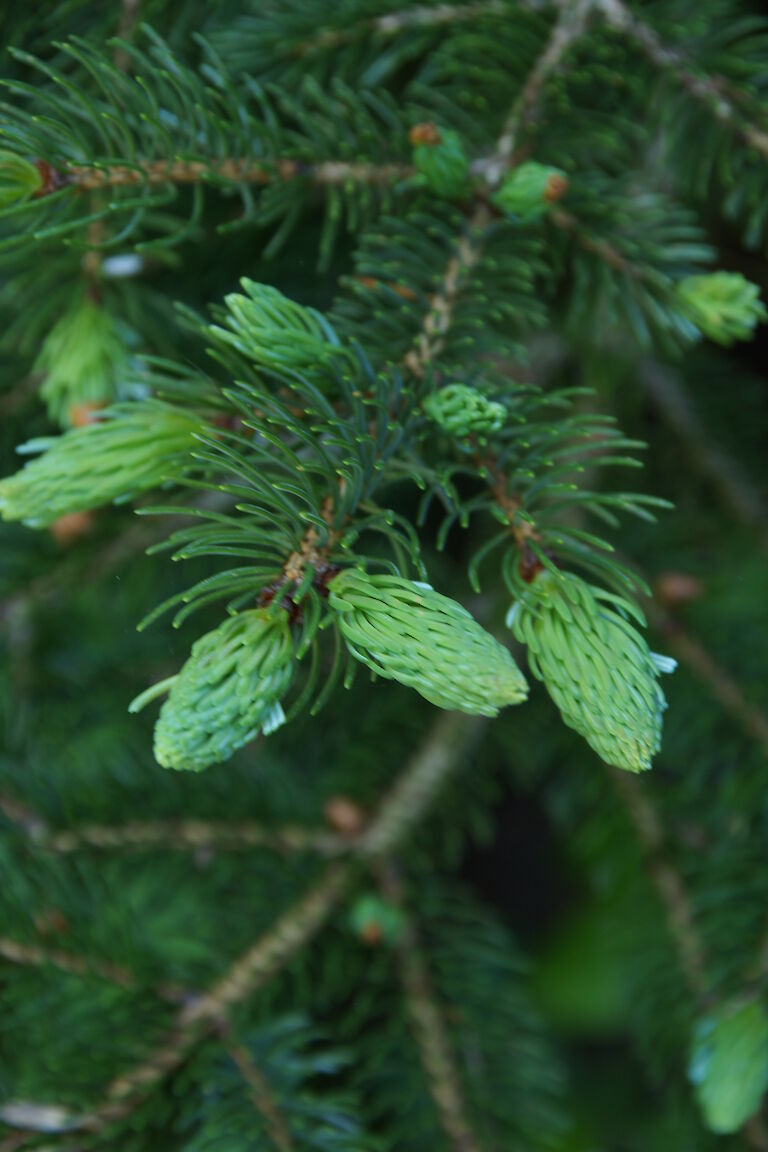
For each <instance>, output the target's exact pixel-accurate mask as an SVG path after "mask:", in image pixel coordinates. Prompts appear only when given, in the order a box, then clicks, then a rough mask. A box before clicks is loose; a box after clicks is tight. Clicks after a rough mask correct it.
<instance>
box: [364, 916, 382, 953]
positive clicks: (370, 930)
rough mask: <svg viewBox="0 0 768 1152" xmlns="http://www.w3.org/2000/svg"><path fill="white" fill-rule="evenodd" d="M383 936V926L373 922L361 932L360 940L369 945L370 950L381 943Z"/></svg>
mask: <svg viewBox="0 0 768 1152" xmlns="http://www.w3.org/2000/svg"><path fill="white" fill-rule="evenodd" d="M381 936H382V932H381V924H377V923H376V922H375V921H373V920H372V921H371V922H370V924H366V926H365V927H364V928H363V929H362V930H361V932H360V939H361V940H362V942H363V944H367V945H368V946H369V947H370V948H373V947H375V945H376V944H380V943H381Z"/></svg>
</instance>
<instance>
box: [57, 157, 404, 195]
mask: <svg viewBox="0 0 768 1152" xmlns="http://www.w3.org/2000/svg"><path fill="white" fill-rule="evenodd" d="M38 164H39V167H40V169H41V176H42V179H43V184H42V187H41V190H40V193H39V194H38V198H44V197H45V196H49V195H51V194H52V193H54V192H57V191H59V190H60V189H62V188H70V189H73V190H75V191H80V192H92V191H96V190H98V189H103V188H125V187H132V186H135V185H153V184H204V183H207V182H212V183H217V184H221V183H229V184H260V185H266V184H275V183H282V182H286V181H290V180H295V179H298V178H302V179H304V180H309V181H310V182H311V183H313V184H316V185H318V186H319V187H327V186H329V185H341V186H346V185H349V184H361V185H366V184H383V185H388V184H396V183H398V182H399V181H401V180H406V179H408V178H409V177H410V176H412V175H413V168H412V167H411V166H410V165H406V164H363V163H351V162H350V163H348V162H345V161H341V160H328V161H324V162H322V163H318V164H306V163H302V162H300V161H298V160H290V159H284V160H280V159H276V160H272V161H270V162H269V163H259V162H257V161H255V160H252V159H247V158H246V159H233V158H224V159H221V160H218V159H217V160H211V162H210V163H204V162H203V161H200V160H173V161H166V160H153V161H149V162H142V161H140V160H139V161H137V162H136V164H135V165H131V166H130V167H128V166H126V165H123V164H106V165H104V166H99V167H95V166H94V167H92V166H90V165H72V166H71V167H67V168H65V169H63V170H61V171H59V170H57V169H54V168H52V167H51V166H50V165H49V164H47V163H44V162H43V161H39V162H38Z"/></svg>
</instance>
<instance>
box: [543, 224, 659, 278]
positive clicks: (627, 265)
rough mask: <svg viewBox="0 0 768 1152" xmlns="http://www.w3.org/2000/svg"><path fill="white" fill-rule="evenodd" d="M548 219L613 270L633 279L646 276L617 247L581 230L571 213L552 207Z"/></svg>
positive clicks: (645, 273)
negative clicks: (571, 235)
mask: <svg viewBox="0 0 768 1152" xmlns="http://www.w3.org/2000/svg"><path fill="white" fill-rule="evenodd" d="M549 219H550V220H551V221H552V223H553V224H555V225H556V226H557V227H558V228H560V229H562V231H564V232H570V233H572V234H573V235H574V237H575V239H576V242H577V243H578V244H579V245H580V246H581V247H582V248H583V249H584V251H585V252H591V253H592V254H593V255H594V256H598V257H599V258H600V259H601V260H603V261H604V262H605V263H606V264H607V265H608V266H609V267H610V268H612V269H613V270H614V272H621V273H623V275H625V276H631V277H632V278H633V279H634V280H642V279H643V278H644V277H645V276H647V272H645V271H644V270H643V269H642V268H641V267H640V266H639V265H637V264H633V263H632V262H631V260H627V258H626V257H625V256H623V255H622V254H621V252H619V250H618V248H615V247H614V245H613V244H611V243H610V242H609V241H607V240H598V239H596V238H595V237H594V236H590V235H589V234H588V233H586V232H582V231H581V228H580V225H579V221H578V220H577V218H576V217H575V216H574V215H573V213H571V212H566V211H565V210H564V209H562V208H553V209H552V210H551V211H550V213H549Z"/></svg>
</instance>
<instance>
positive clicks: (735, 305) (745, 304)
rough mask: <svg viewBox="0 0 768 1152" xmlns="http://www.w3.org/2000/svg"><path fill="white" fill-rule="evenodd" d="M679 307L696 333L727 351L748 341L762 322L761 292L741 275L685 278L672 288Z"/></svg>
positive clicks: (734, 273)
mask: <svg viewBox="0 0 768 1152" xmlns="http://www.w3.org/2000/svg"><path fill="white" fill-rule="evenodd" d="M675 294H676V296H677V300H678V304H679V305H680V308H681V310H682V312H683V313H684V315H685V316H687V318H688V319H689V320H691V321H692V322H693V323H694V324H695V325H696V327H697V328H698V329H699V331H700V332H701V333H702V334H703V335H704V336H708V337H709V339H710V340H714V341H715V343H717V344H724V345H725V346H726V347H729V346H730V345H731V344H733V343H734V342H735V341H736V340H749V339H751V337H752V335H753V334H754V330H755V326H756V325H757V324H758V323H760V322H761V321H762V320H765V318H766V315H768V313H766V310H765V305H764V304H763V302H762V300H761V299H760V289H759V288H758V286H757V284H752V283H751V281H749V280H747V279H746V278H745V277H744V276H742V274H741V273H740V272H709V273H707V274H706V275H704V276H688V277H686V279H685V280H680V281H678V283H677V284H676V285H675Z"/></svg>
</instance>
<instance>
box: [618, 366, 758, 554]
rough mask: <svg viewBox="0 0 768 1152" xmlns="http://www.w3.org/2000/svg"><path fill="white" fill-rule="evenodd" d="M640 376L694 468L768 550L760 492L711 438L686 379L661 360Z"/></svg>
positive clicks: (643, 367)
mask: <svg viewBox="0 0 768 1152" xmlns="http://www.w3.org/2000/svg"><path fill="white" fill-rule="evenodd" d="M639 378H640V382H641V384H642V385H643V386H644V388H645V390H646V393H647V395H648V397H649V398H650V400H651V402H652V403H653V405H654V406H655V408H656V409H657V411H658V412H659V414H660V415H661V416H662V417H663V418H664V420H666V422H667V423H668V424H669V426H670V428H671V429H672V430H673V431H674V432H675V434H676V436H677V437H678V439H679V440H680V441H681V443H682V445H683V447H684V448H685V450H686V452H687V455H688V458H689V460H690V463H691V465H692V467H693V468H695V469H696V471H697V472H698V473H699V474H700V475H701V476H703V477H704V478H705V479H706V480H707V481H709V483H710V484H711V486H712V489H713V491H714V492H715V494H716V495H717V497H718V499H719V500H720V502H721V504H722V505H723V507H724V508H725V509H727V510H728V511H729V512H731V513H732V514H733V515H734V516H735V517H736V518H737V520H740V521H741V522H742V523H743V524H746V525H747V526H748V527H749V528H751V529H752V530H753V531H754V532H755V534H756V537H757V540H758V541H759V543H760V546H761V548H762V549H763V551H764V552H768V516H766V511H765V507H764V503H763V500H762V498H761V496H760V494H759V493H758V492H757V491H756V490H755V488H754V487H753V486H752V484H751V482H750V481H749V479H748V478H747V477H746V476H745V475H744V473H743V472H742V469H741V465H740V464H739V462H738V461H737V460H734V459H733V458H732V457H731V456H729V455H728V454H727V453H726V452H725V451H724V449H723V448H721V447H720V445H719V444H716V443H715V442H714V440H713V439H712V438H711V437H710V435H709V434H708V432H707V430H706V429H705V428H704V426H703V424H702V422H701V420H700V419H699V417H698V416H697V414H696V411H695V408H694V405H693V403H692V401H691V399H690V397H689V396H688V395H687V393H686V390H685V387H684V385H683V383H682V381H681V380H680V379H679V377H678V376H677V375H676V374H675V373H674V372H672V371H671V370H670V369H669V368H667V367H665V366H664V365H662V364H660V363H658V362H648V363H645V364H644V365H642V367H641V369H640V372H639Z"/></svg>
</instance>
